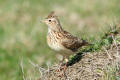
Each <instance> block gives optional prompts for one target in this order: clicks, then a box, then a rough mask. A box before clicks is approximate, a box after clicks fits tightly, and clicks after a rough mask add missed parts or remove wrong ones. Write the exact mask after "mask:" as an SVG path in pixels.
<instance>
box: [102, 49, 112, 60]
mask: <svg viewBox="0 0 120 80" xmlns="http://www.w3.org/2000/svg"><path fill="white" fill-rule="evenodd" d="M103 48H104V50H105V51H106V53H107V55H108V57H109V59H112V57H111V56H110V54H109V52H108V50H107V49H106V48H105V47H103Z"/></svg>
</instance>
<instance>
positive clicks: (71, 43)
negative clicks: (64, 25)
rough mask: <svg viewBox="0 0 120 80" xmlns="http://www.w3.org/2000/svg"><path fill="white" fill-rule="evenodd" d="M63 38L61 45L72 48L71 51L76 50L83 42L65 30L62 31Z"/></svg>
mask: <svg viewBox="0 0 120 80" xmlns="http://www.w3.org/2000/svg"><path fill="white" fill-rule="evenodd" d="M63 34H64V36H65V37H64V39H63V40H62V45H63V46H64V47H65V48H67V49H70V50H72V51H73V52H76V51H77V50H78V48H79V47H81V46H82V45H83V43H84V41H83V40H81V39H79V38H77V37H74V36H72V35H71V34H70V33H68V32H67V31H64V33H63Z"/></svg>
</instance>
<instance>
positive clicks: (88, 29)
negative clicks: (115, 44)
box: [0, 0, 120, 80]
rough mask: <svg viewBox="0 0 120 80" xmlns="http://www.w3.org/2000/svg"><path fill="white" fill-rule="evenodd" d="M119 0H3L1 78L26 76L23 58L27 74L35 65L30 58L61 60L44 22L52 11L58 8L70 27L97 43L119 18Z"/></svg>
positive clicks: (0, 7)
mask: <svg viewBox="0 0 120 80" xmlns="http://www.w3.org/2000/svg"><path fill="white" fill-rule="evenodd" d="M119 3H120V1H119V0H114V1H113V0H109V1H108V0H106V1H104V0H100V1H96V0H93V1H88V0H76V1H71V2H68V1H67V0H66V1H61V0H57V1H56V0H52V1H50V0H6V1H3V0H0V80H16V79H17V80H22V73H21V69H20V65H19V64H20V61H21V59H23V61H24V69H25V74H26V73H28V72H27V69H29V68H31V66H30V65H29V63H28V60H29V59H30V60H32V61H34V62H36V63H38V64H39V65H41V66H44V67H45V66H46V63H50V64H53V63H54V62H57V60H56V58H54V57H55V55H54V53H55V52H53V51H52V50H51V49H50V48H49V47H48V46H47V43H46V37H45V35H46V33H47V26H45V25H44V24H42V23H40V19H42V18H44V17H45V16H46V15H48V14H49V12H50V11H53V10H54V11H55V12H56V14H57V15H58V16H59V18H60V21H61V23H62V25H63V27H64V28H65V29H66V30H67V31H69V32H71V33H72V34H74V35H76V36H78V37H82V38H85V39H88V40H89V41H90V42H92V43H94V42H96V41H99V40H100V39H101V37H102V35H103V33H104V32H106V30H108V28H109V26H108V25H109V24H113V22H115V23H117V22H119V18H120V14H119V13H120V6H119ZM101 5H102V6H101ZM105 41H106V40H105ZM106 42H107V41H106ZM96 46H97V45H96ZM6 76H7V77H6ZM26 76H27V75H26Z"/></svg>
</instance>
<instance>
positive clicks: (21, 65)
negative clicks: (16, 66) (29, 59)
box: [20, 60, 26, 80]
mask: <svg viewBox="0 0 120 80" xmlns="http://www.w3.org/2000/svg"><path fill="white" fill-rule="evenodd" d="M20 67H21V70H22V75H23V80H26V79H25V74H24V69H23V61H22V60H21V63H20Z"/></svg>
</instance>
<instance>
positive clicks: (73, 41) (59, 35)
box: [42, 11, 88, 63]
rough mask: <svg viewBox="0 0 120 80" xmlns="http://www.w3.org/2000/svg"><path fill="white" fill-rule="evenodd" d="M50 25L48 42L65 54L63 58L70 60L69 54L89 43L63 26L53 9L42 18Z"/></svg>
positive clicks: (51, 46) (52, 47)
mask: <svg viewBox="0 0 120 80" xmlns="http://www.w3.org/2000/svg"><path fill="white" fill-rule="evenodd" d="M42 22H43V23H45V24H46V25H47V26H48V32H47V43H48V46H49V47H50V48H51V49H53V50H54V51H57V52H58V53H60V54H61V55H63V60H62V61H65V62H66V63H67V62H68V59H69V56H70V55H72V54H75V53H76V52H77V51H78V50H79V48H80V47H82V46H84V45H86V44H88V42H87V41H85V40H82V39H81V38H78V37H75V36H73V35H72V34H71V33H69V32H67V31H66V30H64V29H63V27H62V26H61V23H60V21H59V19H58V16H56V15H55V12H54V11H52V12H50V14H49V15H48V16H47V17H46V18H45V19H43V20H42Z"/></svg>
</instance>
